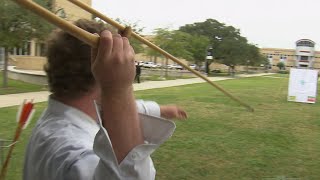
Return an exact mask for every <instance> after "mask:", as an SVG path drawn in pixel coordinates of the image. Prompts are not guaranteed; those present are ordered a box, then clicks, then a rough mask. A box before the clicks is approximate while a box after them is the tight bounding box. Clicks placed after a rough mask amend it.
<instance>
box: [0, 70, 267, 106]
mask: <svg viewBox="0 0 320 180" xmlns="http://www.w3.org/2000/svg"><path fill="white" fill-rule="evenodd" d="M271 74H272V73H261V74H243V75H238V76H237V77H240V78H246V77H255V76H264V75H271ZM209 79H210V80H211V81H222V80H228V79H233V78H230V77H210V78H209ZM203 82H205V81H204V80H202V79H201V78H192V79H177V80H168V81H147V82H143V83H140V84H133V87H134V91H141V90H147V89H156V88H164V87H173V86H181V85H187V84H196V83H203ZM49 94H50V93H49V92H48V91H40V92H29V93H20V94H7V95H0V108H2V107H9V106H16V105H20V103H21V102H22V101H23V100H24V99H33V102H35V103H38V102H45V101H47V100H48V95H49Z"/></svg>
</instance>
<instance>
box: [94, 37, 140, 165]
mask: <svg viewBox="0 0 320 180" xmlns="http://www.w3.org/2000/svg"><path fill="white" fill-rule="evenodd" d="M91 68H92V73H93V75H94V78H95V80H96V81H97V83H98V84H99V85H100V88H101V110H102V112H103V113H102V125H103V127H104V128H105V129H106V130H107V131H108V135H109V137H110V140H111V143H112V147H113V150H114V152H115V155H116V157H117V159H118V162H119V163H120V162H121V161H122V160H123V159H124V158H125V157H126V156H127V154H128V153H129V152H130V151H131V150H132V149H133V148H134V147H136V146H137V145H139V144H143V135H142V130H141V125H140V120H139V118H138V113H137V109H136V104H135V99H134V95H133V86H132V83H133V79H134V76H135V64H134V51H133V49H132V47H131V46H130V44H129V41H128V39H127V38H126V37H121V36H120V35H119V34H117V35H112V34H111V33H110V32H109V31H103V32H102V33H101V34H100V40H99V46H98V49H93V51H92V62H91Z"/></svg>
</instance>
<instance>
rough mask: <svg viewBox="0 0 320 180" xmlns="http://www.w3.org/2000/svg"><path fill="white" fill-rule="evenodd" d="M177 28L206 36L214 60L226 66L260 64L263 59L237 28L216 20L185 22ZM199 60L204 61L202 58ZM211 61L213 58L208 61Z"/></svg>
mask: <svg viewBox="0 0 320 180" xmlns="http://www.w3.org/2000/svg"><path fill="white" fill-rule="evenodd" d="M179 30H180V31H183V32H187V33H190V34H192V35H201V36H205V37H207V38H208V39H209V44H210V46H212V48H213V56H214V60H215V61H217V62H219V63H222V64H225V65H227V66H236V65H247V64H248V61H249V62H250V64H251V65H260V64H261V63H262V61H263V59H262V58H261V55H260V53H259V49H258V48H257V47H256V46H255V45H252V44H248V41H247V39H246V38H245V37H243V36H241V34H240V30H239V29H236V28H234V27H233V26H227V25H225V24H224V23H220V22H219V21H217V20H214V19H207V20H206V21H204V22H197V23H194V24H187V25H185V26H182V27H180V29H179ZM201 60H203V61H204V58H203V59H201ZM212 62H213V60H211V61H209V63H212Z"/></svg>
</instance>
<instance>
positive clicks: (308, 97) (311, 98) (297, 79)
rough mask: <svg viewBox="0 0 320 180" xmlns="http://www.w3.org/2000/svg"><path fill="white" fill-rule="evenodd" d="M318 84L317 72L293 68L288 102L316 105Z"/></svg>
mask: <svg viewBox="0 0 320 180" xmlns="http://www.w3.org/2000/svg"><path fill="white" fill-rule="evenodd" d="M317 83H318V71H317V70H310V69H294V68H291V69H290V79H289V90H288V91H289V92H288V101H295V102H303V103H315V102H316V96H317Z"/></svg>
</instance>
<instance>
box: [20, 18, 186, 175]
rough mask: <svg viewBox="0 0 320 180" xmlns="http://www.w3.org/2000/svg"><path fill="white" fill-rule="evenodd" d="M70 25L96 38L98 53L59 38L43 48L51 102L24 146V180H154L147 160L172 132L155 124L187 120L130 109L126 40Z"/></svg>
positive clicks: (95, 27)
mask: <svg viewBox="0 0 320 180" xmlns="http://www.w3.org/2000/svg"><path fill="white" fill-rule="evenodd" d="M75 24H76V25H77V26H78V27H80V28H82V29H84V30H86V31H88V32H90V33H98V34H100V40H99V46H98V48H97V49H92V50H91V48H90V47H89V46H88V45H86V44H84V43H82V42H80V41H79V40H77V39H76V38H74V37H72V36H71V35H69V34H67V33H65V32H62V31H59V32H56V33H55V35H54V36H53V38H52V39H51V40H50V41H49V46H48V55H47V57H48V64H47V66H46V67H45V69H46V72H47V75H48V80H49V87H50V90H51V92H52V95H50V97H49V101H48V107H47V109H46V110H45V112H44V113H43V115H42V116H41V118H40V119H39V121H38V122H37V125H36V126H35V128H34V130H33V133H32V136H31V138H30V142H29V144H28V147H27V152H26V158H25V166H24V174H23V179H24V180H44V179H45V180H53V179H59V180H60V179H62V180H64V179H65V180H90V179H95V180H102V179H139V180H140V179H142V180H144V179H145V180H149V179H154V178H155V169H154V167H153V163H152V160H151V158H150V154H151V153H152V152H153V151H154V150H155V149H156V148H157V147H159V145H160V144H162V143H163V142H164V141H165V140H166V139H167V138H169V137H170V136H171V135H172V133H173V131H174V129H175V125H174V123H173V122H171V121H168V120H164V119H162V118H160V116H162V117H165V118H181V119H184V118H186V113H185V112H184V111H183V110H182V109H180V108H179V107H177V106H174V105H172V106H159V105H157V104H156V103H155V102H147V101H143V100H138V101H135V99H134V95H133V86H132V83H133V80H134V76H135V66H134V51H133V48H132V47H131V46H130V43H129V41H128V39H127V38H126V37H121V36H120V35H119V34H115V35H112V34H111V32H110V31H107V30H104V29H105V27H104V26H103V25H102V24H98V23H96V22H91V21H86V20H79V21H77V22H76V23H75ZM90 51H92V53H90ZM90 59H91V61H90ZM94 101H95V102H96V103H95V104H94ZM138 111H139V112H141V113H144V114H138Z"/></svg>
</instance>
